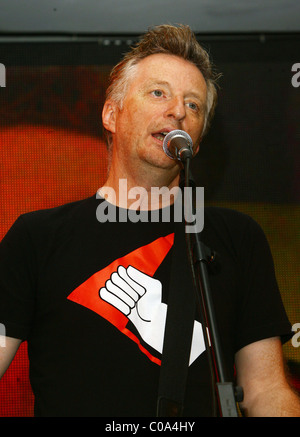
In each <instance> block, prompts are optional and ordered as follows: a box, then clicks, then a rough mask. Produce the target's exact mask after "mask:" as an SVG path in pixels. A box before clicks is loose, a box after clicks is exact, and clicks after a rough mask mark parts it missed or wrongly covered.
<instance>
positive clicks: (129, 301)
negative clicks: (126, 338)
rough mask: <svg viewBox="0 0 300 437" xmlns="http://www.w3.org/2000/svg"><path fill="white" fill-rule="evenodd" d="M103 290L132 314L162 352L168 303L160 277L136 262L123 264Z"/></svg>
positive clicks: (110, 300)
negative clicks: (134, 264) (163, 298)
mask: <svg viewBox="0 0 300 437" xmlns="http://www.w3.org/2000/svg"><path fill="white" fill-rule="evenodd" d="M99 294H100V297H101V298H102V299H103V300H104V301H106V302H107V303H109V304H111V305H113V306H114V307H115V308H117V309H118V310H119V311H121V312H122V313H123V314H124V315H125V316H127V317H128V319H129V320H130V321H131V322H132V323H133V324H134V326H135V327H136V329H137V330H138V332H139V334H140V336H141V337H142V339H143V340H144V341H145V342H146V343H147V344H149V345H150V346H151V347H153V348H154V349H155V350H157V351H158V352H160V353H162V348H163V338H164V330H165V323H166V316H167V305H166V304H164V303H163V302H162V300H161V299H162V284H161V282H160V281H159V280H157V279H154V278H152V277H150V276H148V275H146V274H145V273H142V272H141V271H139V270H137V269H135V268H134V267H132V266H129V267H128V268H127V269H125V267H123V266H119V267H118V270H117V271H116V272H114V273H113V274H112V275H111V277H110V279H109V280H108V281H106V283H105V287H103V288H101V289H100V291H99Z"/></svg>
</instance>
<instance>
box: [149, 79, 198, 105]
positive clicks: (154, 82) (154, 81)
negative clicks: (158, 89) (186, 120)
mask: <svg viewBox="0 0 300 437" xmlns="http://www.w3.org/2000/svg"><path fill="white" fill-rule="evenodd" d="M150 85H152V86H153V85H163V86H167V87H168V88H171V86H170V83H169V82H167V81H164V80H157V79H151V78H149V80H148V81H147V83H146V85H145V88H146V87H148V86H150ZM187 96H188V97H193V98H194V99H197V100H198V101H199V103H201V105H203V106H205V105H206V102H204V101H203V99H202V98H201V97H200V95H199V94H197V93H195V92H193V91H191V92H189V93H188V94H187Z"/></svg>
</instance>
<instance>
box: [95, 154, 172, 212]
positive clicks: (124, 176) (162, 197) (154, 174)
mask: <svg viewBox="0 0 300 437" xmlns="http://www.w3.org/2000/svg"><path fill="white" fill-rule="evenodd" d="M128 173H130V174H128ZM178 185H179V172H178V169H176V171H174V170H173V171H172V172H168V171H167V170H165V169H160V168H151V169H150V168H149V169H145V170H144V171H141V169H139V171H136V172H133V171H131V172H125V171H120V170H119V167H117V168H115V166H114V164H113V163H112V165H111V167H110V171H109V175H108V178H107V180H106V182H105V184H104V185H103V186H102V187H101V188H100V189H99V193H100V195H101V196H102V197H105V198H106V200H107V201H108V202H109V203H112V204H114V205H116V206H119V207H121V208H126V209H127V208H128V209H139V210H151V209H152V210H153V209H159V208H163V207H165V206H169V205H171V204H173V203H174V201H175V198H176V195H177V192H178Z"/></svg>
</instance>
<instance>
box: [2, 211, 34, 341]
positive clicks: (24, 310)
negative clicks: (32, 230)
mask: <svg viewBox="0 0 300 437" xmlns="http://www.w3.org/2000/svg"><path fill="white" fill-rule="evenodd" d="M34 259H35V256H34V250H33V245H32V243H31V239H30V236H29V233H28V231H27V228H26V225H25V221H24V219H23V216H20V217H19V218H18V219H17V220H16V221H15V223H14V224H13V225H12V227H11V228H10V229H9V231H8V232H7V234H6V235H5V237H4V238H3V240H2V241H1V243H0V323H2V324H3V325H4V326H5V332H6V335H7V336H8V337H13V338H19V339H21V340H26V339H27V337H28V335H29V332H30V326H31V323H32V318H33V313H34V301H35V299H34V295H35V274H34V272H35V269H36V268H35V261H34Z"/></svg>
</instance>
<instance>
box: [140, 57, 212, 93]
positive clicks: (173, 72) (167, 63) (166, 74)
mask: <svg viewBox="0 0 300 437" xmlns="http://www.w3.org/2000/svg"><path fill="white" fill-rule="evenodd" d="M152 82H153V83H155V82H157V83H159V82H165V83H169V84H170V86H180V87H181V88H185V89H192V90H193V91H198V92H199V93H201V94H202V93H206V82H205V79H204V77H203V75H202V73H201V71H200V70H199V69H198V68H197V67H196V65H194V64H193V63H191V62H189V61H187V60H185V59H183V58H180V57H178V56H174V55H168V54H163V53H157V54H154V55H150V56H147V57H146V58H144V59H142V60H141V61H140V62H139V63H138V64H137V68H136V72H135V75H134V80H133V83H132V85H134V84H135V85H137V86H143V85H147V84H150V83H152Z"/></svg>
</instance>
